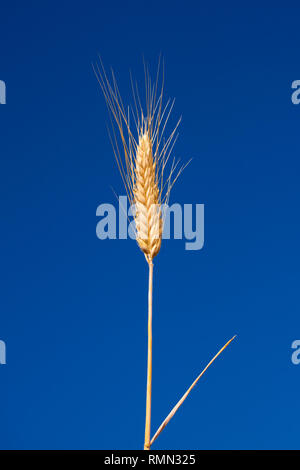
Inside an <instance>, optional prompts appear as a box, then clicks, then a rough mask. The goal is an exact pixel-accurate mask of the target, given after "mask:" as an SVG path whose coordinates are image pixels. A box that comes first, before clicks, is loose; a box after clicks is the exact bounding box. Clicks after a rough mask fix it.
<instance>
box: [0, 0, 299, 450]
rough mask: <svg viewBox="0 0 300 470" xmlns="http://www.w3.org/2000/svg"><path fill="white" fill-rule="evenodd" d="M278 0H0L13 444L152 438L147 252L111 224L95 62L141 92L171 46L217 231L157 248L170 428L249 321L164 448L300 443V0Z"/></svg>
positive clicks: (158, 397)
mask: <svg viewBox="0 0 300 470" xmlns="http://www.w3.org/2000/svg"><path fill="white" fill-rule="evenodd" d="M280 3H281V4H280V5H279V2H275V3H274V2H273V3H269V2H247V3H245V2H244V3H243V4H241V3H240V2H232V1H229V2H220V1H216V2H212V3H210V4H209V3H207V2H196V1H189V0H187V1H185V2H182V1H180V2H179V1H177V0H172V2H171V1H159V2H158V1H156V0H154V1H153V2H151V3H150V4H149V2H143V1H141V0H139V1H138V2H137V1H128V2H121V1H111V2H105V3H104V2H101V1H91V0H86V1H84V2H83V1H82V2H76V1H72V2H71V1H64V0H62V1H60V2H50V1H44V2H38V1H28V2H20V1H13V0H12V1H10V2H2V3H1V7H0V10H1V11H0V57H1V60H0V79H1V80H4V81H5V82H6V86H7V104H6V105H1V106H0V155H1V168H0V188H1V199H0V204H1V207H0V213H1V222H0V223H1V295H0V309H1V314H0V315H1V316H0V339H2V340H4V341H5V342H6V345H7V364H6V365H0V400H1V407H0V408H1V411H0V423H1V425H0V446H1V448H3V449H139V448H142V445H143V434H144V413H145V385H146V315H147V304H146V302H147V298H146V295H147V294H146V289H147V266H146V263H145V261H144V258H143V256H142V254H141V252H140V251H139V250H138V248H137V247H136V244H135V243H134V242H133V241H131V240H128V241H126V240H122V241H100V240H98V239H97V238H96V233H95V228H96V223H97V218H96V215H95V213H96V208H97V206H98V205H99V204H101V203H103V202H111V203H115V196H114V194H113V192H112V190H111V186H113V187H114V189H115V190H116V192H117V193H118V194H124V190H123V187H122V184H121V179H120V177H119V174H118V172H117V168H116V165H115V162H114V159H113V154H112V150H111V146H110V142H109V139H108V136H107V130H106V122H107V121H108V116H107V110H106V106H105V103H104V100H103V97H102V96H101V94H100V90H99V86H98V84H97V82H96V79H95V76H94V75H93V72H92V67H91V63H92V62H95V61H96V60H97V55H98V53H100V54H101V56H102V58H103V61H104V63H105V65H106V66H107V67H109V66H110V65H112V66H113V68H114V70H115V72H116V75H117V78H118V81H119V84H120V88H121V91H122V95H123V96H124V100H125V101H126V102H128V101H129V100H130V94H129V93H128V92H129V91H130V82H129V73H128V71H129V69H130V68H131V69H132V71H133V73H134V75H135V76H136V77H137V79H138V80H139V81H140V80H142V76H143V75H142V74H143V66H142V57H143V55H144V56H145V58H146V59H147V60H148V61H149V63H150V67H151V69H152V71H153V72H155V70H156V64H157V58H158V56H159V54H160V53H162V54H163V56H164V58H165V71H166V96H171V97H173V96H175V97H176V106H175V110H174V120H175V119H176V118H178V117H179V116H180V115H182V116H183V121H182V125H181V128H180V137H179V140H178V144H177V146H176V151H175V156H178V157H180V158H182V160H183V161H187V160H188V159H190V158H193V161H192V163H191V164H190V165H189V167H188V168H187V169H186V170H185V172H184V174H183V176H182V177H181V178H180V181H179V182H178V184H177V185H176V187H175V188H174V191H173V193H172V197H171V202H179V203H182V204H183V203H194V204H195V203H204V204H205V246H204V248H203V250H201V251H197V252H196V251H185V250H184V241H180V240H177V241H169V242H165V243H163V247H162V250H161V253H160V254H159V256H158V258H157V259H156V263H155V282H154V326H153V328H154V332H153V333H154V358H153V360H154V363H153V413H152V423H153V432H154V431H155V430H156V428H157V427H158V426H159V424H160V423H161V421H162V420H163V419H164V418H165V416H166V415H167V414H168V412H169V411H170V409H171V407H172V406H173V405H174V404H175V403H176V401H177V400H178V398H179V397H180V396H181V395H182V393H183V392H184V391H185V390H186V388H187V387H188V386H189V385H190V383H191V382H192V380H193V379H194V378H195V377H196V376H197V374H198V373H199V372H200V370H201V369H202V368H203V366H204V365H205V364H206V363H207V362H208V360H209V359H210V358H211V356H212V355H213V354H215V353H216V352H217V350H218V349H219V348H220V347H221V346H222V345H223V344H224V343H225V342H226V341H227V340H228V339H229V338H230V337H231V336H233V335H234V334H237V335H238V338H237V339H236V340H235V342H234V343H233V344H232V345H231V346H230V348H228V349H227V350H226V352H225V353H224V354H223V355H222V357H221V358H220V359H218V361H217V362H216V363H215V364H214V365H213V367H212V368H211V369H210V370H209V371H208V372H207V374H206V375H205V376H204V377H203V379H202V380H201V382H199V384H198V386H197V388H196V389H195V390H194V391H193V392H192V394H191V396H190V397H189V398H188V400H187V401H186V402H185V404H184V405H183V407H182V408H181V409H180V411H179V412H178V414H177V415H176V417H175V418H174V419H173V420H172V422H171V423H170V424H169V425H168V427H167V428H166V429H165V430H164V431H163V433H162V434H161V436H160V437H159V439H158V440H157V442H156V443H155V445H154V446H153V449H276V448H280V449H288V448H292V449H297V448H298V449H299V422H300V405H299V385H300V365H299V366H296V365H293V364H292V362H291V354H292V349H291V343H292V342H293V341H294V340H295V339H300V325H299V311H300V296H299V264H300V249H299V238H300V224H299V204H300V190H299V171H300V164H299V155H300V140H299V135H300V105H299V106H296V105H293V104H292V102H291V93H292V90H291V83H292V81H293V80H297V79H300V57H299V40H300V30H299V15H300V7H299V4H298V5H297V2H284V3H283V2H280ZM174 122H175V121H174Z"/></svg>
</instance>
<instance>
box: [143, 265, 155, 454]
mask: <svg viewBox="0 0 300 470" xmlns="http://www.w3.org/2000/svg"><path fill="white" fill-rule="evenodd" d="M148 265H149V286H148V363H147V397H146V424H145V444H144V450H150V445H151V444H150V436H151V394H152V290H153V262H152V260H150V261H149V262H148Z"/></svg>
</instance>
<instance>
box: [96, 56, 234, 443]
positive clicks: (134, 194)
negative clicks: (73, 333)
mask: <svg viewBox="0 0 300 470" xmlns="http://www.w3.org/2000/svg"><path fill="white" fill-rule="evenodd" d="M94 72H95V74H96V77H97V79H98V82H99V84H100V86H101V89H102V91H103V94H104V97H105V100H106V103H107V106H108V109H109V111H110V115H111V121H112V133H110V138H111V143H112V146H113V151H114V155H115V158H116V161H117V165H118V168H119V171H120V174H121V177H122V180H123V183H124V186H125V189H126V192H127V196H128V198H129V200H130V203H131V204H132V205H133V206H134V208H135V212H134V221H135V230H136V241H137V243H138V246H139V247H140V249H141V250H142V252H143V253H144V255H145V258H146V261H147V263H148V267H149V284H148V359H147V389H146V420H145V440H144V450H150V447H151V445H152V443H153V442H154V441H155V439H156V438H157V437H158V435H159V434H160V433H161V431H162V430H163V429H164V428H165V426H166V425H167V424H168V422H169V421H170V419H171V418H172V417H173V416H174V414H175V413H176V411H177V410H178V408H179V407H180V406H181V404H182V403H183V401H184V400H185V399H186V397H187V396H188V394H189V393H190V391H191V390H192V389H193V388H194V386H195V385H196V383H197V382H198V380H199V379H200V377H201V376H202V375H203V374H204V372H205V371H206V370H207V369H208V367H209V366H210V365H211V364H212V362H213V361H214V360H215V359H216V358H217V357H218V356H219V354H221V352H222V351H223V350H224V349H225V348H226V347H227V346H228V345H229V343H230V342H231V341H232V340H233V338H232V339H231V340H230V341H228V342H227V343H226V344H225V346H223V348H221V350H220V351H219V352H218V353H217V354H216V356H215V357H214V358H213V359H212V360H211V361H210V363H209V364H208V365H207V366H206V368H205V369H204V370H203V371H202V372H201V374H200V375H199V376H198V377H197V379H196V380H195V381H194V382H193V384H192V385H191V386H190V388H189V389H188V390H187V392H186V393H185V394H184V395H183V397H182V398H181V399H180V400H179V402H178V403H177V405H176V406H175V407H174V408H173V409H172V411H171V413H169V415H168V416H167V418H166V419H165V420H164V421H163V423H162V424H161V426H160V427H159V428H158V430H157V432H156V433H155V435H154V436H153V438H152V439H151V395H152V295H153V294H152V292H153V259H154V258H155V256H156V255H157V254H158V253H159V250H160V248H161V241H162V232H163V222H164V217H163V207H164V204H165V203H167V202H168V200H169V196H170V191H171V188H172V187H173V185H174V183H175V181H176V180H177V178H178V176H179V175H180V173H181V172H182V170H183V168H184V167H181V168H179V170H178V169H177V165H178V163H175V161H174V160H173V162H172V164H171V168H170V170H169V172H168V176H167V178H164V172H165V168H166V165H167V162H168V160H169V157H170V154H171V152H172V150H173V146H174V143H175V141H176V138H177V135H176V130H177V127H178V125H179V122H180V120H179V121H178V123H177V124H176V126H175V128H174V129H173V131H172V132H171V133H170V134H169V136H167V137H165V129H166V125H167V122H168V120H169V117H170V114H171V111H172V109H173V105H174V101H167V103H166V105H164V106H163V85H164V78H163V74H162V79H161V86H160V87H158V83H159V78H160V63H159V65H158V71H157V76H156V81H155V83H154V84H152V82H151V80H150V76H149V72H148V68H147V67H146V66H145V85H146V88H145V90H146V115H145V114H144V111H143V107H142V105H141V100H140V96H139V91H138V86H137V84H134V83H133V80H132V78H131V85H132V92H133V100H134V107H133V108H128V110H127V112H126V111H125V107H124V105H123V101H122V99H121V95H120V92H119V89H118V86H117V82H116V79H115V76H114V73H113V72H112V77H111V80H109V79H108V77H107V75H106V72H105V69H104V67H103V65H102V62H101V60H100V65H98V64H96V66H95V67H94ZM131 120H133V122H134V126H132V125H131ZM113 123H115V124H116V128H117V129H116V130H117V131H118V132H119V137H120V140H121V143H122V149H123V154H124V156H123V157H122V156H121V151H120V149H119V144H118V137H117V132H116V130H115V127H114V125H113ZM134 128H135V130H134ZM135 135H137V137H135Z"/></svg>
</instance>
